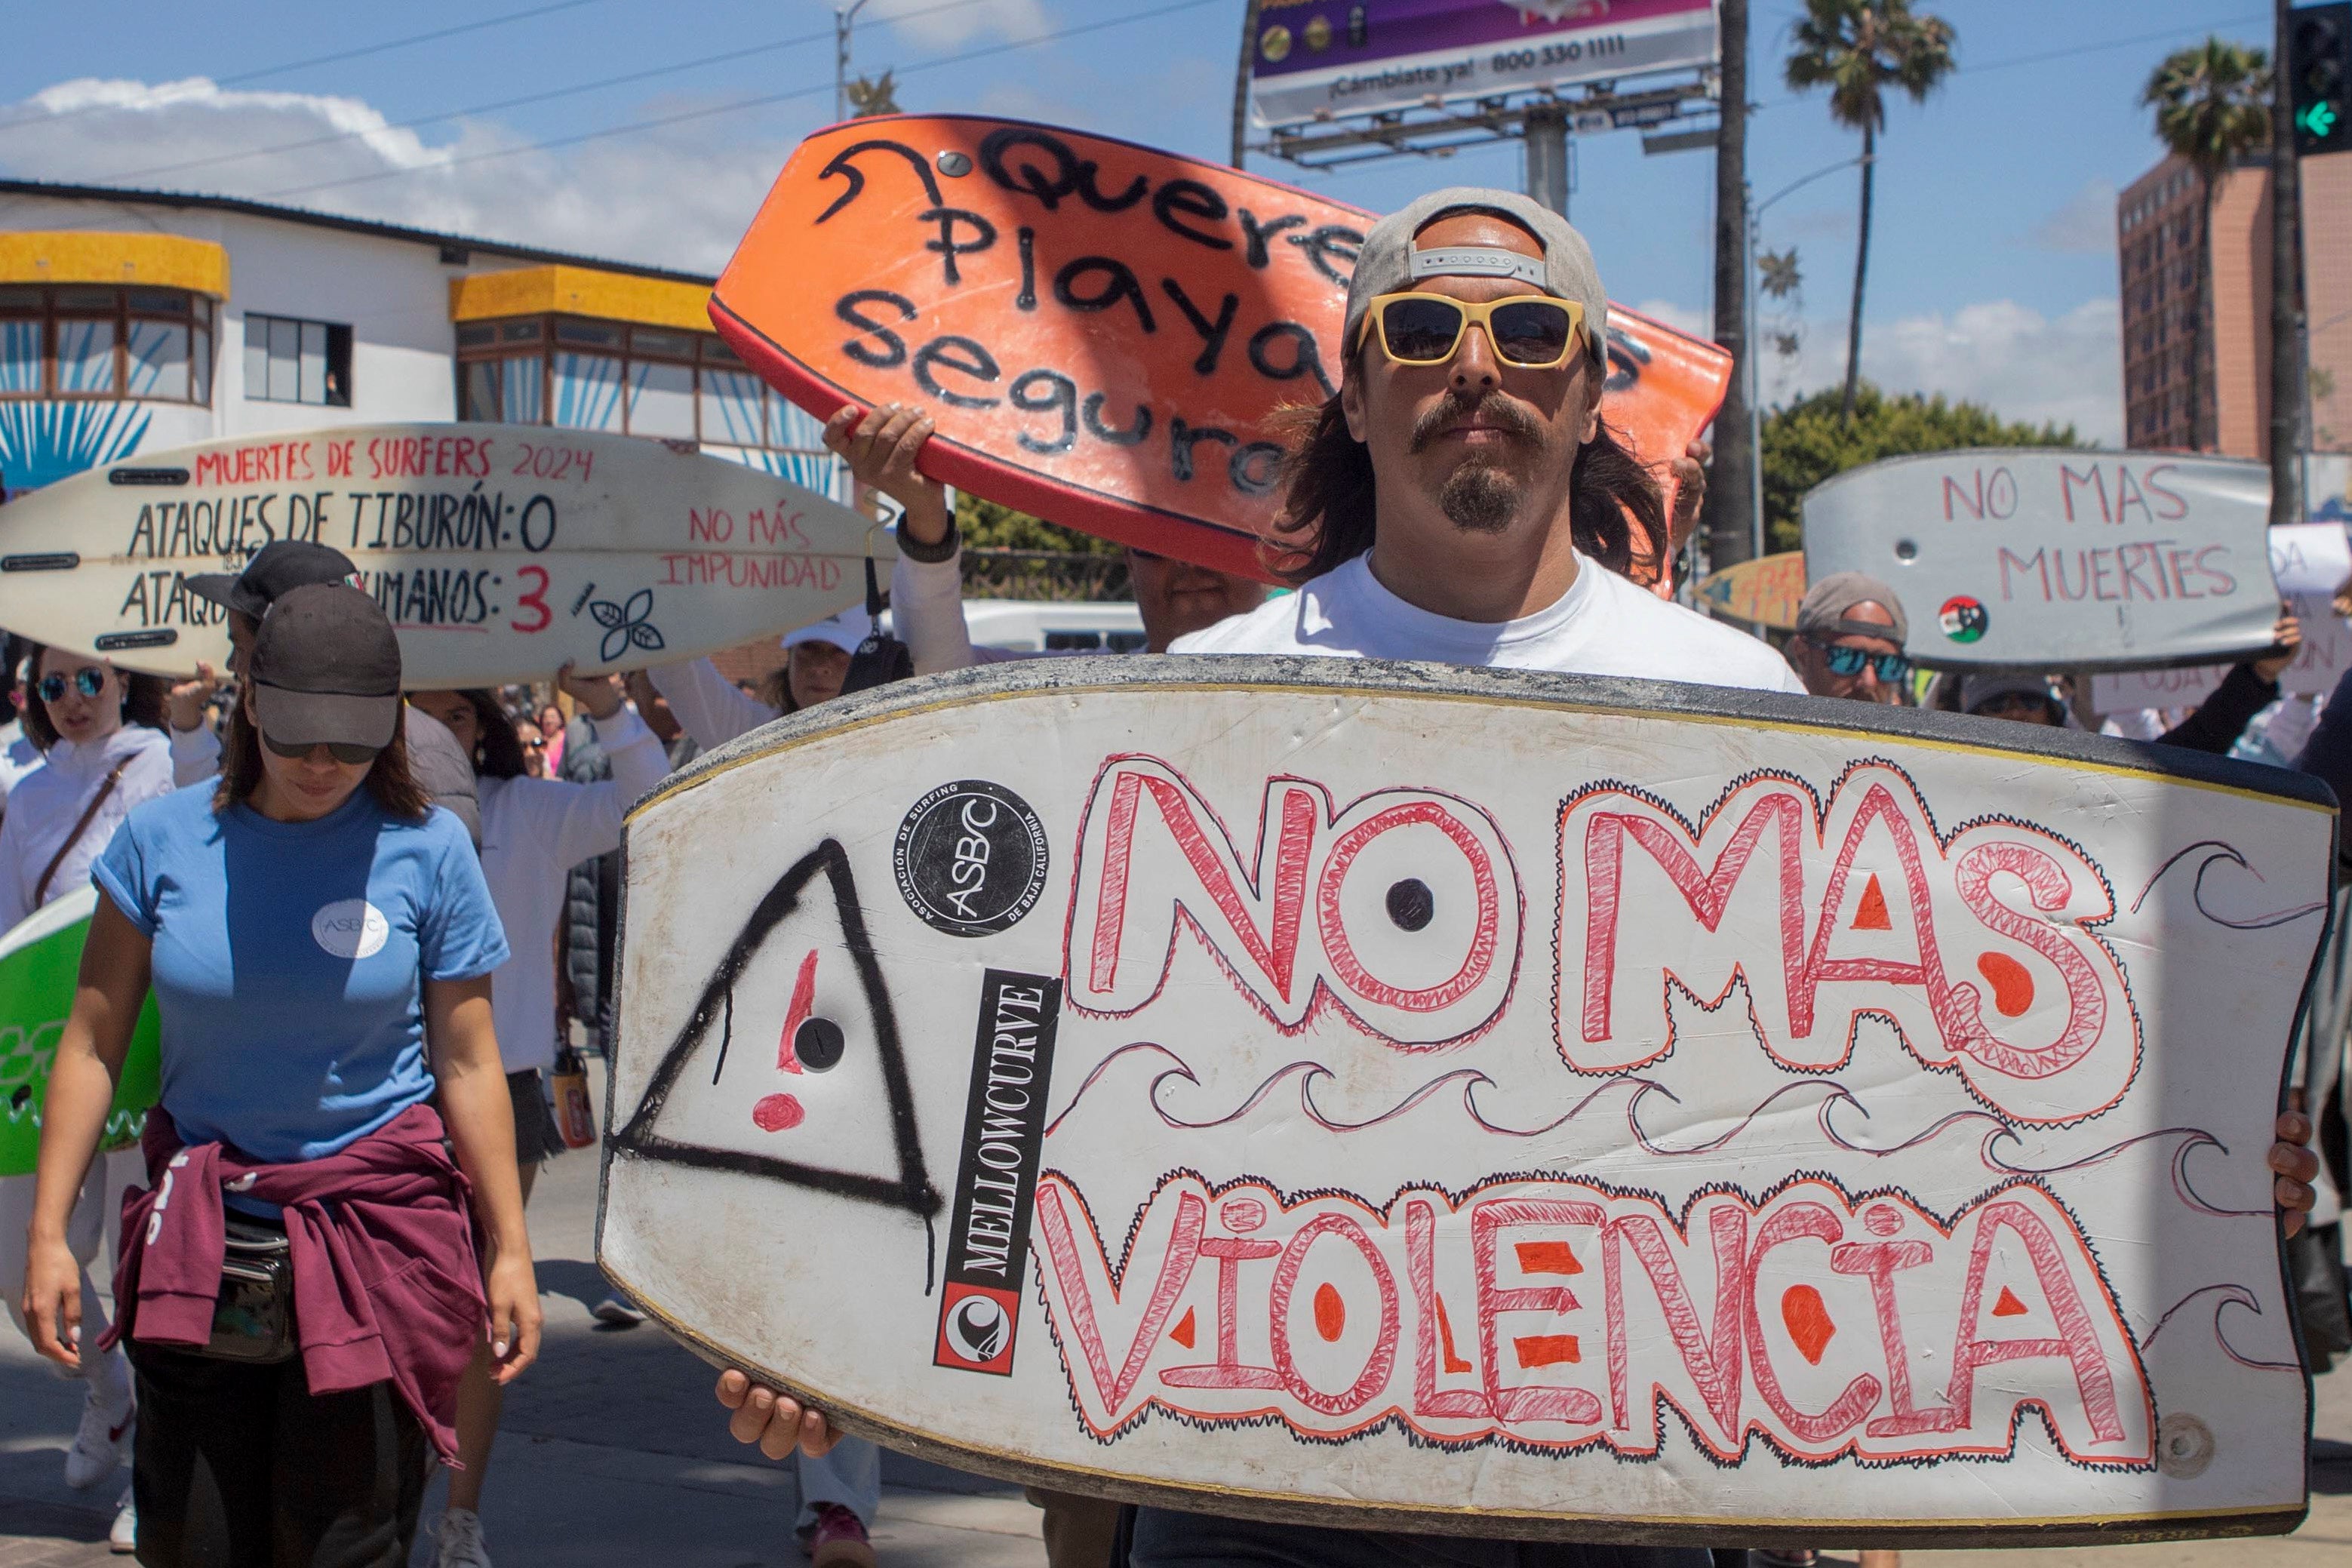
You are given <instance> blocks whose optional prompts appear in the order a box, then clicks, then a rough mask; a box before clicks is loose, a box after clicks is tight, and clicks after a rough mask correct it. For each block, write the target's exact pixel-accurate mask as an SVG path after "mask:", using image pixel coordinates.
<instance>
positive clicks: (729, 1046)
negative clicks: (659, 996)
mask: <svg viewBox="0 0 2352 1568" xmlns="http://www.w3.org/2000/svg"><path fill="white" fill-rule="evenodd" d="M820 878H822V880H820ZM807 893H814V895H815V896H814V897H808V898H804V897H803V894H807ZM828 894H829V895H830V896H829V897H828V896H826V895H828ZM613 1149H614V1153H616V1154H628V1155H635V1156H637V1157H639V1158H642V1159H648V1160H663V1161H668V1162H671V1163H677V1164H682V1165H691V1166H696V1167H698V1168H700V1169H703V1170H712V1171H727V1172H732V1173H736V1174H739V1175H745V1176H760V1177H764V1178H766V1179H768V1180H770V1181H777V1182H786V1183H790V1184H793V1185H794V1186H802V1187H808V1188H812V1189H814V1190H815V1191H817V1192H822V1193H831V1194H834V1195H835V1196H837V1197H843V1198H848V1199H850V1200H852V1201H854V1202H858V1203H869V1204H879V1205H883V1206H884V1207H886V1208H895V1209H904V1210H906V1211H907V1212H908V1213H909V1214H911V1215H915V1216H917V1217H918V1218H920V1219H922V1220H924V1221H926V1222H927V1223H928V1222H929V1219H930V1217H931V1216H932V1215H935V1214H937V1213H938V1212H939V1210H940V1206H941V1204H940V1194H939V1192H938V1190H937V1189H936V1188H934V1187H933V1186H932V1185H931V1182H930V1178H929V1174H928V1173H926V1171H925V1168H924V1164H923V1149H922V1139H921V1136H920V1134H919V1131H918V1129H917V1127H916V1124H915V1104H914V1097H913V1094H912V1092H911V1090H910V1089H909V1087H908V1078H907V1063H906V1058H905V1054H904V1051H903V1049H902V1047H901V1045H900V1041H899V1037H898V1018H897V1016H896V1014H895V1013H894V1012H893V1010H892V1008H891V1005H890V995H889V991H888V988H887V986H886V985H885V984H884V982H883V978H882V967H881V964H880V963H878V962H877V960H876V958H875V955H874V947H873V943H872V942H870V941H869V940H868V939H867V936H866V921H865V917H864V916H863V915H862V914H861V913H860V912H859V910H858V903H857V888H856V883H855V881H854V880H853V879H852V878H851V875H850V870H849V858H848V856H847V854H846V853H845V852H844V850H843V849H842V847H841V845H840V844H839V843H838V842H837V841H836V840H834V839H831V838H828V839H826V840H825V841H824V842H823V843H822V844H820V845H818V846H817V847H815V848H814V849H813V850H811V851H810V852H809V853H808V854H806V855H804V856H803V857H802V858H800V859H799V860H798V861H797V862H795V863H794V864H793V867H792V868H791V869H789V870H787V871H786V872H785V873H784V874H783V875H782V877H780V878H778V879H777V880H776V883H775V885H774V886H773V887H772V888H770V889H768V891H767V893H766V895H765V896H764V897H762V898H761V900H760V902H759V904H758V906H757V907H755V908H754V909H753V910H752V911H751V917H750V918H749V919H748V920H746V921H744V922H743V929H742V930H741V931H739V932H738V933H737V934H736V937H735V940H734V941H733V942H731V943H730V945H729V947H728V949H727V952H726V954H725V955H724V956H723V957H722V958H721V959H720V960H719V964H718V966H717V967H716V968H715V969H713V970H712V972H711V974H710V978H709V981H708V982H707V983H705V984H704V986H703V988H702V992H701V994H700V995H699V996H698V998H697V1000H696V1003H695V1006H694V1011H693V1013H692V1015H691V1016H689V1017H688V1019H687V1022H686V1025H685V1026H684V1027H683V1028H681V1029H680V1030H679V1031H678V1034H677V1038H676V1039H674V1040H673V1041H672V1042H671V1043H670V1045H669V1047H667V1049H666V1050H665V1051H664V1052H663V1053H662V1057H661V1063H660V1066H659V1067H658V1068H656V1069H655V1072H654V1075H653V1079H652V1080H651V1082H650V1083H649V1084H648V1085H647V1086H646V1095H645V1099H644V1100H641V1101H639V1103H638V1105H637V1108H636V1110H635V1112H634V1113H632V1114H631V1116H630V1117H629V1120H628V1123H627V1125H625V1127H623V1128H622V1129H621V1131H620V1132H619V1134H618V1135H617V1136H616V1137H615V1138H614V1140H613Z"/></svg>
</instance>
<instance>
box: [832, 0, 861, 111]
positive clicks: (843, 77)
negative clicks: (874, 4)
mask: <svg viewBox="0 0 2352 1568" xmlns="http://www.w3.org/2000/svg"><path fill="white" fill-rule="evenodd" d="M865 9H866V0H850V4H849V5H837V6H835V8H834V13H833V117H834V119H835V120H843V119H846V118H847V117H848V114H849V28H850V24H852V23H854V22H856V20H857V13H859V12H860V11H863V10H865Z"/></svg>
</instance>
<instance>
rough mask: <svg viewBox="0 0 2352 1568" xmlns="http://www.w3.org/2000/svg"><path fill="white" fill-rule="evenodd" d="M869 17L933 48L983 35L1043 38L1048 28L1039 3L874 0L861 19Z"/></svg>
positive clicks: (1030, 0)
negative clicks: (885, 23)
mask: <svg viewBox="0 0 2352 1568" xmlns="http://www.w3.org/2000/svg"><path fill="white" fill-rule="evenodd" d="M868 17H870V18H872V19H874V20H877V21H886V22H888V23H889V24H890V26H891V28H892V30H893V31H895V32H897V33H898V35H899V36H900V37H904V38H906V39H908V41H909V42H912V43H916V44H920V45H922V46H923V47H926V48H933V49H943V48H950V47H953V46H955V45H957V44H961V43H966V42H969V41H970V40H971V39H973V38H976V37H980V36H981V35H982V33H1001V34H1003V35H1004V36H1005V37H1008V38H1035V37H1043V36H1044V34H1045V27H1046V17H1045V6H1043V5H1040V4H1038V0H874V5H873V9H871V10H870V11H868V12H866V13H865V15H864V16H860V17H859V18H858V20H860V21H865V20H866V19H867V18H868ZM853 47H855V46H854V45H853ZM854 68H855V67H854V66H853V69H854Z"/></svg>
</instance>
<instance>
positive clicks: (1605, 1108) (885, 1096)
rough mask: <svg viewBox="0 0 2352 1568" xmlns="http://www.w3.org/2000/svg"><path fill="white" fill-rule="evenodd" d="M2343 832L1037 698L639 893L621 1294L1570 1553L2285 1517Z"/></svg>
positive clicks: (2106, 786) (1492, 740) (1480, 682)
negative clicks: (2303, 1223) (2309, 1114)
mask: <svg viewBox="0 0 2352 1568" xmlns="http://www.w3.org/2000/svg"><path fill="white" fill-rule="evenodd" d="M2335 834H2336V814H2335V810H2334V807H2333V805H2332V803H2331V802H2330V801H2329V799H2328V797H2327V795H2326V791H2325V790H2324V789H2323V788H2321V787H2320V786H2318V785H2317V784H2315V783H2314V782H2313V781H2310V780H2308V779H2305V778H2303V777H2301V776H2299V775H2296V774H2293V773H2285V772H2283V771H2279V770H2273V769H2263V768H2256V767H2252V766H2245V765H2241V764H2235V763H2228V762H2226V761H2223V760H2221V759H2215V758H2209V757H2204V756H2201V755H2197V754H2193V753H2188V752H2175V751H2168V750H2165V749H2163V748H2158V747H2148V746H2137V745H2134V744H2132V743H2130V742H2120V741H2113V740H2106V739H2102V738H2099V737H2095V736H2084V735H2079V734H2067V733H2063V732H2053V731H2043V730H2039V729H2034V728H2030V727H2026V726H2021V725H2010V724H2002V723H1999V722H1996V721H1982V720H1973V719H1965V718H1958V717H1953V716H1948V715H1942V714H1920V713H1916V712H1913V713H1906V712H1897V711H1895V710H1887V709H1882V708H1875V707H1870V706H1865V705H1862V704H1850V703H1824V702H1816V701H1813V700H1810V699H1791V698H1787V697H1781V696H1776V695H1759V694H1754V693H1747V692H1736V691H1726V690H1714V689H1702V688H1695V687H1675V686H1664V685H1652V684H1647V683H1635V682H1617V681H1597V680H1589V679H1571V678H1564V677H1553V676H1538V675H1528V674H1521V673H1504V672H1494V671H1477V670H1460V669H1447V668H1439V667H1434V666H1419V665H1380V664H1371V663H1359V662H1352V661H1345V660H1337V659H1331V660H1325V659H1307V660H1285V659H1275V658H1264V659H1255V660H1248V661H1244V660H1238V659H1213V658H1196V659H1185V658H1162V659H1152V660H1148V661H1143V662H1136V661H1131V660H1129V661H1118V662H1113V661H1108V660H1105V661H1100V662H1097V661H1091V660H1087V661H1081V660H1068V661H1062V660H1047V661H1040V662H1035V663H1029V664H1018V665H1010V666H1003V665H1000V666H997V667H994V668H991V669H989V670H987V671H970V672H963V673H961V674H957V675H950V676H940V677H933V678H929V679H923V680H919V681H915V682H911V683H907V684H903V685H898V686H893V687H890V688H888V689H885V690H881V691H877V692H871V693H866V694H861V695H858V696H856V697H853V698H850V699H845V700H841V701H837V702H835V703H829V704H827V705H825V706H824V708H822V709H819V710H814V712H811V713H807V714H803V715H800V716H798V717H796V718H794V719H792V720H789V721H784V722H783V723H782V724H780V725H776V726H772V727H770V728H768V729H765V730H762V731H759V732H757V733H756V734H754V735H751V736H748V737H746V738H745V739H744V740H742V741H741V742H738V743H737V744H736V745H734V746H732V747H730V748H729V749H727V750H726V751H723V752H719V753H718V754H717V755H715V756H713V757H711V758H709V759H706V760H705V761H704V762H703V763H701V764H700V765H699V766H698V767H697V768H696V769H694V770H692V771H690V772H688V773H686V774H684V775H683V776H681V777H680V778H679V779H677V780H676V781H674V782H673V783H672V784H670V785H669V786H668V787H667V789H666V790H664V791H663V792H662V793H660V794H658V795H655V796H653V797H651V798H650V799H649V800H648V801H647V802H646V804H645V805H642V806H640V807H639V808H638V810H637V812H636V813H635V816H633V817H632V819H631V822H630V825H629V828H628V833H627V840H626V850H627V865H628V870H627V908H626V912H625V922H624V943H623V949H624V952H623V961H622V989H621V1012H620V1023H619V1035H618V1040H619V1045H618V1051H617V1057H616V1059H615V1062H614V1078H613V1090H612V1097H611V1103H612V1107H613V1126H612V1136H611V1138H610V1141H609V1142H608V1145H607V1147H608V1155H607V1162H608V1163H607V1165H606V1168H605V1176H604V1181H605V1186H604V1208H603V1215H602V1223H601V1229H600V1235H599V1257H600V1259H601V1261H602V1262H603V1264H604V1268H606V1269H607V1270H608V1271H609V1272H610V1273H611V1274H612V1276H613V1278H614V1279H615V1280H617V1281H619V1282H620V1283H621V1284H623V1285H624V1286H625V1287H626V1289H628V1290H629V1291H630V1292H631V1294H632V1295H633V1296H634V1297H635V1298H636V1299H637V1300H641V1301H642V1302H644V1303H645V1304H646V1306H647V1307H648V1308H649V1309H650V1310H653V1311H654V1312H656V1313H657V1314H658V1315H659V1316H660V1317H661V1318H662V1320H663V1321H665V1322H667V1324H669V1325H670V1326H671V1327H672V1328H673V1329H675V1330H676V1331H678V1332H679V1333H680V1334H681V1335H682V1336H683V1337H684V1338H685V1339H686V1340H687V1341H688V1342H689V1343H692V1344H694V1345H696V1346H698V1348H699V1349H700V1350H701V1351H702V1352H704V1353H705V1354H706V1355H708V1356H709V1357H710V1358H712V1359H713V1360H716V1361H720V1362H723V1363H730V1364H733V1365H737V1366H740V1367H743V1368H745V1369H747V1370H749V1371H751V1372H752V1373H754V1374H755V1375H757V1376H760V1377H761V1378H764V1379H767V1380H770V1381H772V1382H774V1383H776V1384H781V1385H783V1386H786V1387H789V1388H792V1389H795V1390H798V1391H801V1392H803V1394H806V1395H808V1396H809V1397H811V1398H812V1399H814V1400H815V1401H817V1402H819V1403H821V1404H822V1405H824V1406H825V1407H827V1408H828V1409H830V1410H832V1411H833V1412H835V1414H836V1415H837V1416H838V1418H839V1419H840V1420H841V1422H842V1424H843V1425H845V1426H847V1427H849V1428H850V1429H851V1430H854V1431H859V1432H864V1433H866V1434H868V1435H872V1436H878V1437H880V1438H881V1439H882V1440H884V1441H886V1442H888V1443H890V1444H892V1445H893V1446H895V1447H904V1448H908V1449H911V1450H913V1451H917V1452H924V1453H929V1454H932V1455H935V1456H937V1457H940V1458H947V1459H950V1460H953V1461H955V1462H957V1463H961V1464H964V1465H967V1466H969V1467H971V1468H979V1469H982V1470H987V1471H992V1472H994V1473H999V1474H1003V1475H1007V1476H1012V1477H1016V1478H1020V1479H1026V1480H1031V1481H1036V1482H1042V1483H1045V1484H1047V1485H1053V1486H1060V1487H1066V1488H1074V1489H1079V1490H1090V1491H1099V1492H1102V1493H1106V1494H1108V1495H1114V1496H1121V1497H1127V1498H1131V1499H1142V1500H1155V1501H1160V1502H1164V1503H1169V1504H1172V1505H1174V1506H1177V1507H1181V1508H1189V1509H1194V1510H1206V1511H1212V1512H1224V1513H1235V1514H1257V1515H1268V1516H1274V1517H1281V1518H1293V1519H1313V1520H1320V1521H1324V1522H1328V1523H1329V1524H1332V1525H1335V1526H1355V1527H1370V1526H1381V1527H1387V1528H1402V1529H1409V1530H1416V1531H1466V1532H1473V1533H1480V1534H1489V1535H1493V1534H1517V1535H1528V1536H1551V1537H1560V1538H1566V1539H1581V1540H1612V1539H1614V1540H1645V1541H1685V1542H1717V1543H1724V1544H1728V1543H1735V1542H1736V1543H1741V1544H1746V1543H1749V1542H1765V1541H1770V1540H1775V1539H1778V1540H1781V1541H1786V1542H1792V1543H1805V1544H1814V1543H1819V1544H1832V1543H1838V1542H1864V1543H1869V1544H1879V1545H1895V1544H1904V1543H1912V1544H1927V1543H1929V1542H1936V1541H1939V1540H1940V1541H1953V1542H1977V1543H1981V1544H2004V1543H2012V1544H2013V1543H2022V1542H2031V1541H2053V1540H2057V1541H2063V1540H2069V1539H2109V1540H2124V1539H2134V1538H2142V1537H2148V1536H2159V1535H2168V1534H2200V1533H2227V1532H2231V1531H2284V1530H2287V1529H2290V1528H2292V1527H2293V1526H2294V1523H2295V1522H2296V1521H2298V1520H2299V1519H2300V1518H2301V1516H2302V1512H2303V1509H2304V1500H2305V1464H2304V1447H2305V1433H2306V1430H2307V1425H2306V1423H2307V1411H2308V1394H2307V1384H2306V1381H2305V1376H2304V1373H2303V1371H2302V1369H2301V1365H2300V1360H2299V1356H2298V1350H2297V1342H2296V1337H2295V1329H2294V1310H2293V1308H2292V1306H2291V1304H2290V1303H2291V1300H2292V1299H2291V1297H2290V1296H2289V1294H2288V1293H2287V1291H2286V1289H2285V1286H2284V1269H2283V1267H2282V1248H2281V1242H2280V1232H2279V1227H2278V1224H2277V1221H2276V1218H2275V1215H2273V1210H2272V1204H2271V1195H2270V1194H2271V1177H2270V1174H2269V1173H2268V1171H2267V1169H2266V1168H2265V1165H2264V1155H2265V1152H2266V1150H2267V1147H2268V1145H2269V1143H2270V1141H2271V1131H2270V1129H2271V1123H2272V1121H2273V1117H2274V1115H2275V1114H2276V1111H2277V1109H2278V1102H2279V1098H2280V1084H2281V1080H2282V1077H2283V1071H2284V1062H2285V1059H2286V1056H2287V1049H2288V1040H2289V1037H2290V1034H2291V1032H2292V1029H2293V1027H2294V1022H2295V1018H2296V1015H2297V1011H2298V1008H2299V1006H2300V1005H2301V998H2302V996H2303V994H2304V990H2305V982H2306V978H2307V976H2308V974H2309V972H2310V969H2311V966H2312V962H2313V957H2314V953H2315V949H2316V947H2317V945H2318V943H2319V942H2320V941H2321V938H2322V935H2323V931H2324V928H2325V925H2326V919H2327V915H2326V910H2327V906H2328V899H2329V893H2330V886H2331V882H2330V868H2331V867H2332V866H2333V864H2334V844H2335Z"/></svg>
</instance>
